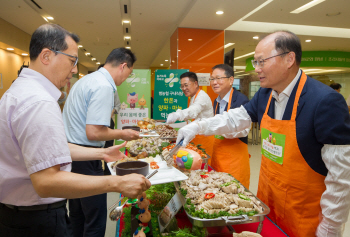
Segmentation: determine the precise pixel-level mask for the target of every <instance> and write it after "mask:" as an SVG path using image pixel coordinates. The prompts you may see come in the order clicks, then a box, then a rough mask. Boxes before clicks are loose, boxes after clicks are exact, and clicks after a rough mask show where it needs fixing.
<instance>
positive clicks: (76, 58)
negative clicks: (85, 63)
mask: <svg viewBox="0 0 350 237" xmlns="http://www.w3.org/2000/svg"><path fill="white" fill-rule="evenodd" d="M50 50H51V51H52V52H55V53H60V54H63V55H66V56H68V57H72V58H75V62H74V65H73V67H75V66H76V65H77V64H78V57H76V56H73V55H70V54H66V53H63V52H61V51H57V50H53V49H50Z"/></svg>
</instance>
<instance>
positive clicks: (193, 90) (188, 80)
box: [167, 72, 214, 162]
mask: <svg viewBox="0 0 350 237" xmlns="http://www.w3.org/2000/svg"><path fill="white" fill-rule="evenodd" d="M180 80H181V81H180V83H181V90H182V91H183V93H184V94H185V96H187V97H191V100H190V103H189V106H188V108H187V109H183V110H180V109H178V110H177V111H176V112H173V113H171V114H169V115H168V118H167V123H168V124H170V123H175V122H176V121H184V120H197V121H200V120H201V119H204V118H211V117H213V116H214V114H213V107H212V102H211V99H210V97H209V96H208V94H207V93H205V92H204V91H203V90H201V89H200V88H199V85H198V78H197V75H196V73H194V72H185V73H183V74H182V75H181V76H180ZM213 142H214V136H203V135H197V136H196V137H195V138H194V139H193V140H192V143H194V144H195V145H198V144H201V147H202V148H203V149H205V152H206V153H207V154H208V155H209V156H212V153H213ZM209 162H210V161H209Z"/></svg>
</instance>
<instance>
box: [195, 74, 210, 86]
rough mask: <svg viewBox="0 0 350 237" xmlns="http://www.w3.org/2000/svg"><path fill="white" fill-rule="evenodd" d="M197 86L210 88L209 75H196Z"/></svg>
mask: <svg viewBox="0 0 350 237" xmlns="http://www.w3.org/2000/svg"><path fill="white" fill-rule="evenodd" d="M196 75H197V77H198V85H199V86H210V81H209V77H210V73H196Z"/></svg>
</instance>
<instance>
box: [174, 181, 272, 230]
mask: <svg viewBox="0 0 350 237" xmlns="http://www.w3.org/2000/svg"><path fill="white" fill-rule="evenodd" d="M174 185H175V188H176V191H177V192H178V194H179V196H180V200H181V203H182V206H185V205H186V199H185V197H184V196H182V194H181V192H180V186H179V182H174ZM246 191H247V192H250V191H249V190H248V189H246ZM253 196H254V197H255V198H256V199H257V200H259V201H260V203H261V206H262V208H263V212H262V213H259V214H255V215H254V216H247V215H241V216H223V217H218V218H215V219H201V218H198V217H194V216H191V215H190V214H188V213H187V212H186V211H185V212H186V214H187V216H188V219H189V220H190V222H191V223H192V225H195V226H198V227H215V226H231V225H237V224H248V223H255V222H260V225H259V227H258V230H257V233H260V232H261V229H262V221H263V220H264V219H265V216H266V215H267V214H269V213H270V208H269V207H268V206H267V205H266V204H265V203H263V202H262V201H261V200H260V199H259V198H257V197H256V196H255V195H253Z"/></svg>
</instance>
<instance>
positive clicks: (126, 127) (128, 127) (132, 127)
mask: <svg viewBox="0 0 350 237" xmlns="http://www.w3.org/2000/svg"><path fill="white" fill-rule="evenodd" d="M122 129H132V130H135V131H136V132H140V127H137V126H124V127H122Z"/></svg>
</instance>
